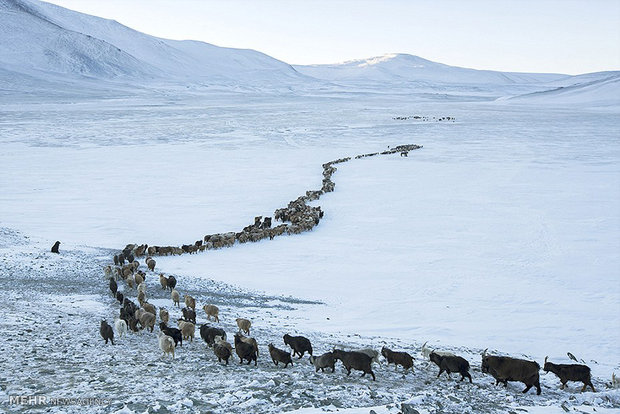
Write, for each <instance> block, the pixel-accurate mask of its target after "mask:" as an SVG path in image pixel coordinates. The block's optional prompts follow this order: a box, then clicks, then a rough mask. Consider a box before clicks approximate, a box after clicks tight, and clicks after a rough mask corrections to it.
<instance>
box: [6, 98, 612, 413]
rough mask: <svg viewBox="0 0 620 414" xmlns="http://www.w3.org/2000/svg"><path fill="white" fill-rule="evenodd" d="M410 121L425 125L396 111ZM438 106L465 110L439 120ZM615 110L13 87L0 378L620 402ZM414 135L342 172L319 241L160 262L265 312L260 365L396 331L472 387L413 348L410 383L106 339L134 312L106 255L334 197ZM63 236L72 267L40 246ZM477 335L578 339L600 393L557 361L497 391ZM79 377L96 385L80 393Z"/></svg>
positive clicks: (227, 405)
mask: <svg viewBox="0 0 620 414" xmlns="http://www.w3.org/2000/svg"><path fill="white" fill-rule="evenodd" d="M436 98H439V97H436ZM410 115H425V116H429V117H430V118H431V120H430V121H415V120H406V121H397V120H394V119H392V118H393V117H395V116H410ZM441 116H453V117H455V118H456V122H453V123H452V122H450V123H445V122H435V121H433V120H432V117H441ZM617 119H618V118H617V113H616V112H615V110H613V108H612V109H606V110H584V109H579V110H576V109H570V108H561V107H557V108H551V107H545V106H536V107H532V106H526V105H523V106H517V105H504V104H499V103H465V102H463V103H457V102H452V103H447V102H436V101H429V100H427V99H425V98H423V97H414V98H413V99H410V98H404V97H399V96H387V95H379V96H377V95H374V94H359V95H354V96H349V95H339V94H329V95H326V96H320V95H317V96H314V97H299V96H298V97H295V96H288V97H268V96H260V97H259V96H253V95H243V96H241V95H233V94H229V95H210V96H209V95H200V94H198V93H196V94H194V95H191V96H185V95H180V94H177V93H174V92H170V91H168V92H166V93H165V94H164V93H160V94H154V93H146V92H141V93H138V94H137V96H132V97H126V98H118V99H110V100H106V99H101V100H99V99H98V100H82V99H78V98H75V99H74V100H73V101H72V102H70V103H64V104H60V103H58V102H57V101H55V100H49V101H45V100H44V99H43V100H39V101H38V103H36V104H34V103H20V102H15V101H3V102H2V105H1V106H0V131H1V134H0V137H1V138H0V139H1V140H2V144H3V151H2V152H1V153H0V176H1V177H2V179H1V180H0V211H2V218H1V221H0V224H1V225H2V226H3V227H4V228H11V229H19V231H20V232H21V233H15V232H14V231H12V230H6V231H5V232H4V233H3V237H2V242H1V243H0V247H1V248H2V264H1V267H0V271H2V272H3V274H2V278H3V280H5V279H6V280H7V283H6V285H7V286H8V292H7V295H6V296H5V299H4V300H5V305H3V306H4V307H5V308H6V309H7V311H6V314H5V315H7V316H6V318H4V319H5V320H4V321H3V322H2V325H1V327H2V330H3V332H2V333H3V337H4V338H7V340H6V341H5V342H2V343H1V344H2V347H3V349H4V350H5V351H7V352H5V353H4V355H3V358H5V360H4V361H3V362H2V365H3V366H9V367H13V368H16V367H20V369H19V370H18V372H17V373H15V374H13V375H15V376H14V378H9V376H8V375H6V374H5V376H4V378H3V379H2V380H1V384H2V390H3V392H5V393H6V394H9V395H12V394H15V393H28V392H39V393H47V394H54V395H57V396H62V397H69V396H77V395H79V396H101V395H102V394H104V395H105V396H108V397H109V398H113V399H114V403H113V404H112V405H111V406H110V407H103V408H101V410H102V411H110V410H112V411H113V410H117V409H120V408H122V407H123V405H124V404H127V405H128V407H130V408H131V409H132V410H135V411H137V412H142V411H144V410H145V409H146V408H147V407H151V408H152V409H151V411H154V408H153V407H157V406H159V407H160V409H161V410H164V407H172V408H170V409H171V410H175V409H176V408H178V409H184V407H185V408H186V409H187V410H191V409H195V408H196V409H199V410H201V411H205V410H209V409H212V410H214V411H217V412H230V411H235V410H239V411H242V410H244V409H248V407H251V408H252V409H254V410H258V411H274V412H276V411H285V410H291V409H296V408H300V407H332V408H334V407H340V406H342V407H360V406H362V407H363V406H383V407H384V406H385V404H389V403H397V402H398V403H400V402H402V401H405V400H408V399H410V398H416V397H420V396H422V397H420V398H422V399H421V400H420V399H419V400H416V401H418V403H419V404H418V405H417V406H418V407H419V408H421V409H426V410H428V412H442V411H443V412H466V411H467V410H469V411H471V412H498V411H499V412H502V411H504V412H507V411H508V410H511V409H516V408H515V407H519V406H531V405H537V406H541V405H542V406H545V405H552V406H553V407H556V408H558V407H560V405H561V404H562V403H565V404H568V405H570V406H578V405H580V404H582V403H587V404H593V405H594V406H595V407H599V408H600V407H608V408H609V407H612V408H613V407H615V408H616V409H618V408H620V403H619V402H618V398H619V397H618V391H607V390H606V388H605V383H606V382H608V381H609V379H610V377H611V373H612V372H613V371H614V370H615V372H616V373H618V372H619V371H620V348H619V347H618V345H617V344H618V343H620V334H619V333H618V332H620V329H619V328H620V318H619V317H618V315H620V274H619V273H618V269H620V263H619V257H618V254H617V252H618V251H620V216H619V215H618V211H620V188H619V187H618V182H619V179H620V171H619V167H618V165H619V163H618V160H619V159H620V142H619V140H618V136H617V131H618V121H617ZM408 143H416V144H421V145H424V148H423V149H422V150H418V151H414V152H412V153H410V156H409V157H408V158H403V157H399V156H398V155H392V156H383V157H378V158H369V159H362V160H354V161H351V162H349V163H347V164H342V165H340V166H338V171H337V172H336V173H335V175H334V177H333V179H334V181H335V182H336V191H335V192H334V193H330V194H327V195H324V196H323V197H322V198H321V200H320V201H319V202H318V203H317V204H319V205H321V206H322V208H323V210H324V211H325V218H324V220H322V221H321V223H320V225H319V226H318V227H316V228H315V230H313V231H312V232H309V233H305V234H302V235H298V236H290V237H282V238H279V239H276V240H273V241H263V242H260V243H256V244H248V245H243V246H235V247H234V248H231V249H225V250H220V251H215V252H207V253H204V254H198V255H192V256H186V255H184V256H181V257H174V258H157V263H158V266H157V269H158V270H159V271H163V272H166V273H170V274H175V275H177V276H178V278H179V279H180V282H179V290H180V291H181V292H182V293H185V292H189V293H191V294H193V295H195V296H196V297H197V298H198V300H199V303H200V304H202V303H205V302H211V301H213V302H215V303H217V304H218V305H219V306H220V307H221V308H222V315H224V317H223V321H224V322H223V326H224V327H225V328H226V329H227V331H228V332H229V334H232V332H233V325H232V322H233V321H234V318H235V317H237V316H249V317H250V318H251V319H252V320H253V321H254V323H255V326H256V327H257V331H256V336H257V338H258V339H259V343H260V344H261V352H263V355H266V345H267V344H268V343H269V341H273V342H274V343H275V344H276V345H280V346H281V345H283V344H282V342H281V336H282V335H283V334H284V333H286V332H297V333H303V334H306V335H308V336H309V337H310V338H311V339H312V341H313V343H315V344H317V345H316V347H317V348H319V349H320V350H328V349H330V348H331V347H332V346H333V345H334V344H343V345H351V346H355V345H360V346H362V345H364V346H366V345H369V346H373V347H375V348H380V346H382V345H384V344H392V345H394V346H395V347H397V348H402V349H406V350H408V351H410V352H411V353H412V354H413V353H415V354H417V353H418V352H419V348H420V346H421V344H422V343H423V342H425V341H430V342H431V343H432V344H434V345H436V346H439V347H441V348H446V349H451V350H454V351H456V352H459V353H460V354H462V355H464V356H466V357H468V359H469V360H470V362H471V363H472V366H473V367H474V372H473V376H474V382H475V383H474V385H473V386H462V387H458V386H457V384H456V383H452V382H449V381H446V380H445V379H442V380H439V381H435V380H434V379H433V375H435V374H436V370H435V369H434V368H432V367H427V364H426V363H425V362H422V360H421V359H420V358H421V357H420V356H419V354H418V355H417V357H418V360H417V363H416V364H417V365H416V373H415V374H414V375H407V376H406V377H405V379H403V377H402V375H401V374H395V373H394V372H393V368H390V369H386V368H385V367H380V368H377V375H378V378H377V382H376V383H371V382H369V381H368V380H367V379H366V378H363V379H358V378H354V379H351V380H346V379H345V378H344V376H343V374H342V371H341V368H339V370H338V372H337V373H336V374H335V375H325V376H323V375H321V376H319V375H314V374H311V373H312V370H311V367H310V366H305V365H304V366H296V367H295V368H294V369H292V370H290V371H283V370H281V369H275V368H272V367H271V366H270V365H269V364H268V362H267V358H266V357H262V358H261V359H260V362H259V369H258V370H257V369H254V368H253V367H250V368H249V369H248V368H246V367H243V368H241V367H236V366H235V367H220V366H218V365H217V364H216V362H215V360H214V356H213V355H212V354H211V351H207V350H206V349H205V346H204V345H203V344H200V343H199V342H198V343H194V344H191V345H189V346H188V347H187V348H186V347H184V348H183V349H182V350H180V352H179V353H178V356H179V358H178V361H177V362H176V363H175V364H171V363H170V362H169V361H163V360H161V359H160V358H159V356H160V354H159V350H158V348H157V343H156V340H155V336H154V334H146V333H143V334H142V335H133V336H129V337H128V338H123V340H120V341H119V345H118V346H115V347H111V346H107V347H104V346H103V342H102V341H101V340H100V338H99V337H98V324H99V320H100V319H101V318H106V319H108V320H109V321H111V320H112V319H113V317H114V316H115V315H116V313H117V307H116V306H115V305H114V302H113V301H112V300H111V298H110V297H109V296H108V295H107V287H106V283H105V282H104V281H103V279H102V272H101V270H100V269H101V265H102V264H103V263H107V262H108V261H109V260H110V257H111V255H112V253H113V252H114V251H116V250H113V249H119V248H122V247H123V246H124V245H125V244H126V243H129V242H137V243H144V242H146V243H149V244H181V243H189V242H193V241H195V240H197V239H199V238H202V236H203V235H204V234H207V233H214V232H222V231H233V230H240V229H241V228H243V227H244V226H246V225H247V224H249V223H250V222H252V221H253V217H254V216H256V215H264V216H266V215H271V214H272V212H273V210H274V209H276V208H279V207H282V206H284V205H286V204H287V203H288V201H290V200H293V199H294V198H296V197H297V196H299V195H301V194H303V193H304V192H305V191H306V190H310V189H318V188H320V185H321V182H320V179H321V171H322V170H321V164H322V163H323V162H326V161H329V160H333V159H336V158H340V157H343V156H348V155H350V156H352V155H356V154H360V153H366V152H371V151H376V150H383V149H385V148H387V146H388V145H398V144H408ZM21 234H23V235H28V236H31V237H34V238H36V241H34V242H33V241H25V240H24V238H23V236H22V235H21ZM55 240H61V241H62V243H63V244H62V245H61V252H63V254H62V255H61V256H60V257H56V256H52V255H51V254H49V253H47V251H48V249H49V246H51V245H52V244H53V242H54V241H55ZM86 246H93V247H86ZM41 265H43V267H42V268H41V267H40V266H41ZM149 282H150V284H151V285H150V286H151V288H150V289H154V290H153V293H152V294H153V296H154V297H159V295H161V294H160V292H159V291H158V290H157V289H155V288H154V287H153V286H154V285H153V284H152V283H153V282H154V279H152V278H151V279H150V281H149ZM316 302H320V303H316ZM155 303H157V304H166V306H169V300H167V299H164V298H163V296H162V297H161V302H159V303H158V302H157V301H156V302H155ZM199 316H200V317H201V319H202V320H204V318H202V315H199ZM327 318H329V319H327ZM24 321H26V325H27V328H25V327H23V326H24ZM58 321H59V322H58ZM19 327H22V328H21V329H20V328H19ZM28 330H30V332H28ZM7 332H9V333H7ZM59 333H60V335H58V334H59ZM50 344H52V345H53V346H50ZM484 348H489V349H490V350H492V351H495V352H499V353H506V354H510V355H513V356H525V357H527V358H532V359H536V360H537V361H538V362H539V363H542V360H543V359H544V357H545V356H546V355H550V357H551V358H552V359H554V360H562V361H566V360H567V358H566V352H572V353H573V354H575V355H576V356H577V357H578V358H581V359H584V360H585V361H586V362H587V363H588V364H589V365H590V366H591V367H592V371H593V375H594V377H595V380H594V383H595V386H597V388H599V389H600V390H601V391H602V392H600V393H597V394H591V393H584V394H579V393H577V392H576V387H575V385H573V387H571V391H569V392H562V391H559V390H557V386H558V381H557V379H556V378H555V377H553V376H552V375H551V374H549V375H542V381H543V384H544V387H543V394H542V396H541V397H536V396H535V395H534V394H533V393H532V394H530V395H526V396H523V395H521V394H520V393H519V392H518V391H519V390H520V385H514V384H512V385H511V386H509V388H508V391H504V390H502V389H499V388H498V389H495V388H494V387H493V386H491V380H490V378H489V377H486V376H483V375H482V374H481V373H480V372H479V370H478V367H479V363H480V362H479V352H480V351H481V350H482V349H484ZM41 353H43V355H44V356H41ZM34 355H36V356H34ZM67 355H72V357H70V358H68V357H67ZM50 366H52V367H55V368H53V369H52V368H50ZM145 366H146V367H148V369H147V370H144V367H145ZM21 367H25V368H21ZM102 367H105V369H102ZM248 371H249V372H251V375H249V372H248ZM78 374H79V375H80V378H88V380H87V382H85V383H84V382H81V384H82V385H79V386H77V385H76V384H77V383H76V379H75V377H76V375H78ZM127 378H131V379H130V380H128V379H127ZM162 378H165V380H162ZM326 378H327V379H326ZM274 379H275V382H274V381H273V380H274ZM88 381H90V382H88ZM136 384H139V385H136ZM136 387H138V388H139V391H138V392H137V393H134V396H132V397H127V396H126V395H127V393H129V390H130V389H135V388H136ZM450 397H453V398H455V399H456V400H453V399H452V398H450ZM3 399H4V400H6V398H3ZM457 401H458V402H457ZM184 404H185V405H184ZM568 405H567V406H568ZM4 408H7V409H8V408H10V407H6V406H5V407H4ZM421 412H423V411H421ZM551 412H552V411H551Z"/></svg>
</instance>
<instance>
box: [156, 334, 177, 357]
mask: <svg viewBox="0 0 620 414" xmlns="http://www.w3.org/2000/svg"><path fill="white" fill-rule="evenodd" d="M159 349H161V350H162V351H163V352H164V354H163V355H162V357H165V356H166V354H172V359H174V339H172V338H171V337H169V336H168V335H166V334H165V333H163V332H160V333H159Z"/></svg>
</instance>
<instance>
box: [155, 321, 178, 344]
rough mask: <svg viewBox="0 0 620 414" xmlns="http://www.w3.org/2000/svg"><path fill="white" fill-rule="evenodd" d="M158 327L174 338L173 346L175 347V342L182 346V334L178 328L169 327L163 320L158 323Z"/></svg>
mask: <svg viewBox="0 0 620 414" xmlns="http://www.w3.org/2000/svg"><path fill="white" fill-rule="evenodd" d="M159 329H160V330H161V331H162V332H163V333H165V334H166V335H168V336H169V337H171V338H172V339H173V340H174V347H175V348H176V347H177V344H179V343H180V344H181V345H179V346H183V334H182V333H181V330H180V329H177V328H169V327H168V325H166V323H165V322H160V323H159Z"/></svg>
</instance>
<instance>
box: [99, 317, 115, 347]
mask: <svg viewBox="0 0 620 414" xmlns="http://www.w3.org/2000/svg"><path fill="white" fill-rule="evenodd" d="M99 333H100V334H101V337H102V338H103V339H105V343H106V344H107V343H108V339H109V340H110V341H111V342H112V345H114V330H113V329H112V327H111V326H110V325H108V323H107V322H106V321H101V325H100V327H99Z"/></svg>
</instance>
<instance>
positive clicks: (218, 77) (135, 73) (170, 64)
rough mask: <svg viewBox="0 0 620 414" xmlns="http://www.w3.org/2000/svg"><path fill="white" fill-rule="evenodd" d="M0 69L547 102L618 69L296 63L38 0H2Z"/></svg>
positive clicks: (73, 79)
mask: <svg viewBox="0 0 620 414" xmlns="http://www.w3.org/2000/svg"><path fill="white" fill-rule="evenodd" d="M0 72H1V73H2V74H3V76H2V77H1V78H0V93H1V94H16V93H17V94H21V95H37V94H38V95H40V94H42V93H43V94H45V96H63V95H65V96H69V97H70V96H77V95H81V94H90V95H92V93H93V92H94V93H95V95H96V94H97V93H98V92H97V91H99V92H100V91H102V90H105V91H106V93H109V92H110V91H112V90H114V91H116V92H117V93H118V92H121V93H124V92H125V91H127V90H129V89H132V88H133V90H135V87H136V86H137V87H139V88H143V87H146V89H145V90H149V89H150V90H157V89H159V88H160V87H162V86H164V87H165V88H166V89H167V88H168V87H172V88H178V87H179V86H180V87H182V88H183V89H186V88H191V90H197V89H201V88H203V87H206V88H209V89H210V90H223V91H231V90H232V91H248V90H260V91H263V92H266V91H278V92H288V91H290V90H296V91H300V90H312V91H315V92H319V93H327V94H330V93H345V94H346V93H350V92H362V93H366V92H372V93H381V94H386V93H387V94H390V93H392V94H393V93H401V94H402V93H404V94H408V95H411V94H414V93H417V94H418V96H420V97H422V98H423V99H437V98H438V97H439V98H440V99H442V100H445V99H457V100H487V101H490V100H495V99H500V98H501V99H502V100H504V101H506V102H508V101H512V99H511V98H512V97H519V98H518V99H517V100H518V101H519V102H525V101H529V100H536V101H537V102H538V101H540V102H543V101H544V102H549V103H563V102H564V101H563V100H566V102H567V103H575V102H578V101H579V99H580V98H579V97H582V98H583V99H584V100H585V102H586V103H587V102H599V101H601V99H599V98H600V96H599V95H602V96H605V97H606V98H605V99H604V100H603V101H604V102H613V101H614V100H615V101H618V98H617V97H618V93H617V88H618V87H617V82H616V81H613V79H611V80H610V79H609V78H610V77H611V78H613V77H614V76H617V75H618V73H617V72H604V73H602V74H586V75H580V76H569V75H562V74H538V73H514V72H497V71H490V70H475V69H468V68H461V67H455V66H449V65H445V64H441V63H437V62H432V61H430V60H426V59H423V58H421V57H418V56H412V55H407V54H388V55H384V56H379V57H374V58H369V59H361V60H354V61H349V62H344V63H341V64H333V65H309V66H295V67H293V66H291V65H289V64H287V63H285V62H282V61H279V60H277V59H274V58H272V57H270V56H267V55H265V54H264V53H261V52H258V51H255V50H243V49H231V48H223V47H218V46H214V45H211V44H208V43H204V42H199V41H193V40H184V41H178V40H168V39H162V38H158V37H154V36H150V35H147V34H144V33H141V32H138V31H136V30H133V29H131V28H129V27H126V26H124V25H122V24H120V23H118V22H116V21H113V20H108V19H103V18H99V17H95V16H90V15H86V14H83V13H78V12H75V11H71V10H68V9H65V8H62V7H59V6H56V5H53V4H49V3H44V2H40V1H37V0H0ZM609 80H610V81H609ZM155 85H156V86H157V87H156V88H154V86H155ZM194 87H195V88H194ZM582 87H583V88H584V89H583V90H582V91H581V92H577V89H581V88H582ZM128 88H129V89H128ZM558 88H559V89H558ZM567 88H568V89H567ZM539 93H544V94H547V93H548V95H544V96H543V95H538V94H539ZM584 94H592V96H591V97H587V96H586V95H584ZM560 95H561V96H562V97H560ZM563 97H565V98H566V99H565V98H563Z"/></svg>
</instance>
